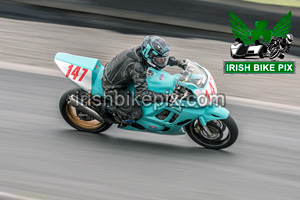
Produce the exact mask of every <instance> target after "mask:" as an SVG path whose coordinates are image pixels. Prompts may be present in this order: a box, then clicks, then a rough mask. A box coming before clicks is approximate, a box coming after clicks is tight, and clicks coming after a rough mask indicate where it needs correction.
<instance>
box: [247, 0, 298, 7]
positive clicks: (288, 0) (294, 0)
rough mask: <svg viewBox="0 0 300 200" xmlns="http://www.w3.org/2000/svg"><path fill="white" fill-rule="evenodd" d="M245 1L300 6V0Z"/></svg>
mask: <svg viewBox="0 0 300 200" xmlns="http://www.w3.org/2000/svg"><path fill="white" fill-rule="evenodd" d="M243 1H250V2H255V3H261V4H271V5H278V6H289V7H297V8H300V0H243Z"/></svg>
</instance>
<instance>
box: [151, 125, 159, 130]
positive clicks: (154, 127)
mask: <svg viewBox="0 0 300 200" xmlns="http://www.w3.org/2000/svg"><path fill="white" fill-rule="evenodd" d="M149 127H150V128H153V129H157V127H156V126H153V125H150V126H149Z"/></svg>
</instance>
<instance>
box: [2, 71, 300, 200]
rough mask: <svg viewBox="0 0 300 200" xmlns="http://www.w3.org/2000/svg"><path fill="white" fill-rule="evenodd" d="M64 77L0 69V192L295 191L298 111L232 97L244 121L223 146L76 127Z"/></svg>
mask: <svg viewBox="0 0 300 200" xmlns="http://www.w3.org/2000/svg"><path fill="white" fill-rule="evenodd" d="M73 87H74V85H73V84H72V83H71V82H70V81H68V80H67V79H66V78H59V77H53V76H45V75H38V74H32V73H26V72H17V71H11V70H4V69H0V91H1V104H0V110H1V112H0V130H1V132H0V138H1V145H0V162H1V165H0V177H1V179H0V191H1V192H9V193H13V194H18V195H21V196H26V197H32V198H36V199H53V200H75V199H80V200H82V199H89V200H93V199H95V200H96V199H97V200H99V199H130V200H134V199H137V200H143V199H147V200H150V199H170V200H174V199H210V200H214V199H216V200H219V199H228V200H234V199H236V200H240V199H243V200H244V199H245V200H247V199H249V200H253V199H266V200H267V199H270V200H274V199H285V200H289V199H291V200H294V199H298V198H299V195H300V192H299V191H300V184H299V181H300V176H299V167H300V160H299V154H300V148H299V142H300V136H299V128H300V125H299V115H290V114H282V113H280V112H273V111H266V110H262V109H257V108H249V107H247V106H236V105H232V104H230V102H228V105H227V108H228V109H229V110H230V111H231V114H232V115H233V116H234V117H235V119H236V120H237V122H238V124H239V128H240V137H239V138H238V140H237V142H236V144H234V145H233V146H232V147H230V148H228V149H226V150H223V151H214V150H207V149H204V148H201V147H200V146H198V145H197V144H196V143H193V142H192V140H191V139H189V137H188V136H187V135H184V136H161V135H155V134H150V133H141V132H128V131H122V130H120V129H117V128H116V127H112V128H111V129H109V130H108V131H106V132H105V133H103V134H99V135H97V134H89V133H84V132H79V131H76V130H73V129H72V128H71V127H70V126H69V125H67V124H66V123H65V122H64V121H63V119H62V118H61V117H60V115H59V111H58V101H59V98H60V95H61V94H62V93H63V92H64V91H66V90H67V89H69V88H73Z"/></svg>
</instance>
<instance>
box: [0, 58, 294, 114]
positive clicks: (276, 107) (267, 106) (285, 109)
mask: <svg viewBox="0 0 300 200" xmlns="http://www.w3.org/2000/svg"><path fill="white" fill-rule="evenodd" d="M53 65H54V64H53ZM0 69H7V70H13V71H19V72H28V73H34V74H41V75H47V76H54V77H61V78H63V77H64V75H63V74H62V72H61V71H60V70H59V69H58V68H57V69H49V68H45V67H38V66H30V65H24V64H15V63H8V62H1V61H0ZM226 103H229V104H234V105H240V106H245V107H253V108H259V109H263V110H271V111H276V112H281V113H288V114H294V115H300V107H297V106H290V105H285V104H279V103H271V102H265V101H259V100H254V99H247V98H241V97H234V96H226Z"/></svg>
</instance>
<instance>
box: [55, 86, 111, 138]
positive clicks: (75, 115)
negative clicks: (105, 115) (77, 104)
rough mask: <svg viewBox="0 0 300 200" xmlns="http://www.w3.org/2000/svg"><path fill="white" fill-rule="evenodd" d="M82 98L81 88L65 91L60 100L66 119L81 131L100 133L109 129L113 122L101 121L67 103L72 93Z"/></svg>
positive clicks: (60, 106) (60, 108)
mask: <svg viewBox="0 0 300 200" xmlns="http://www.w3.org/2000/svg"><path fill="white" fill-rule="evenodd" d="M72 94H73V95H75V96H77V97H78V98H79V99H80V98H81V95H82V94H81V89H71V90H69V91H67V92H65V93H64V94H63V95H62V96H61V98H60V102H59V110H60V113H61V115H62V117H63V118H64V120H65V121H66V122H67V123H68V124H69V125H70V126H72V127H73V128H75V129H77V130H79V131H85V132H92V133H99V132H103V131H105V130H107V129H108V128H109V127H110V126H111V125H112V124H109V123H106V122H103V123H101V122H99V121H98V120H96V119H93V118H91V117H90V116H88V115H87V114H85V113H82V112H80V111H78V110H77V109H76V108H74V107H73V106H71V105H70V104H68V103H67V101H68V98H69V96H71V95H72Z"/></svg>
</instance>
